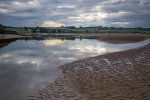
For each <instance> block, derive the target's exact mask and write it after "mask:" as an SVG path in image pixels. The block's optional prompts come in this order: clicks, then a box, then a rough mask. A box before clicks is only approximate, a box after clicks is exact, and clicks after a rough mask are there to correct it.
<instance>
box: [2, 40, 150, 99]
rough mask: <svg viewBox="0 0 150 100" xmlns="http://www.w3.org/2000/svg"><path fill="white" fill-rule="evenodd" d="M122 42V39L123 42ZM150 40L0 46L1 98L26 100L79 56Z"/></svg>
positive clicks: (22, 42)
mask: <svg viewBox="0 0 150 100" xmlns="http://www.w3.org/2000/svg"><path fill="white" fill-rule="evenodd" d="M120 43H121V42H120ZM148 43H150V41H149V40H145V41H142V42H137V43H121V44H113V43H108V42H107V41H105V42H104V41H100V40H97V39H77V38H73V39H68V40H65V39H59V38H49V39H46V40H33V39H31V40H24V39H21V40H16V41H13V42H12V41H11V42H10V43H7V45H6V43H5V46H3V47H2V48H1V49H0V98H1V100H23V99H25V98H26V97H27V96H29V95H34V94H36V93H37V92H38V91H39V90H41V89H43V88H44V87H46V85H48V84H49V83H51V82H53V81H54V79H55V78H56V77H57V75H58V73H59V70H58V66H59V65H61V64H65V63H68V62H72V61H75V60H77V59H81V58H86V57H91V56H96V55H101V54H105V53H109V52H116V51H121V50H126V49H131V48H137V47H140V46H143V45H146V44H148Z"/></svg>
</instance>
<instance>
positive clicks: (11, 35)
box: [0, 34, 30, 41]
mask: <svg viewBox="0 0 150 100" xmlns="http://www.w3.org/2000/svg"><path fill="white" fill-rule="evenodd" d="M24 37H30V36H23V35H14V34H6V35H3V34H0V41H1V40H9V39H18V38H24Z"/></svg>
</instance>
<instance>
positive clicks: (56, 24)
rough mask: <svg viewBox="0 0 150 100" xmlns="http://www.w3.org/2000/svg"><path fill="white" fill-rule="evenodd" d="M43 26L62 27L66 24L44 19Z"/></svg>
mask: <svg viewBox="0 0 150 100" xmlns="http://www.w3.org/2000/svg"><path fill="white" fill-rule="evenodd" d="M42 26H43V27H60V26H65V24H63V23H61V22H57V21H44V22H43V24H42Z"/></svg>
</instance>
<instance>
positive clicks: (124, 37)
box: [0, 33, 150, 42]
mask: <svg viewBox="0 0 150 100" xmlns="http://www.w3.org/2000/svg"><path fill="white" fill-rule="evenodd" d="M32 36H33V37H41V38H42V37H51V36H54V37H66V38H67V37H94V38H97V39H99V40H103V41H110V42H111V41H131V42H137V41H142V40H145V39H149V38H150V35H147V34H125V33H124V34H123V33H109V34H108V33H96V34H95V33H87V34H86V33H78V34H77V33H59V34H44V33H37V34H30V35H29V34H28V35H15V34H0V40H5V39H17V38H22V37H32ZM64 39H65V38H64Z"/></svg>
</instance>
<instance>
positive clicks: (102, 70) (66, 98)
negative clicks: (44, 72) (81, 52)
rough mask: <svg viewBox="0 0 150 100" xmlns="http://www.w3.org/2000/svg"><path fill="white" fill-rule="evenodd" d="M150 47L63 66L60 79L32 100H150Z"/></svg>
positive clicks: (30, 99) (91, 58)
mask: <svg viewBox="0 0 150 100" xmlns="http://www.w3.org/2000/svg"><path fill="white" fill-rule="evenodd" d="M149 59H150V44H149V45H146V46H143V47H140V48H136V49H130V50H126V51H121V52H114V53H109V54H104V55H100V56H96V57H90V58H86V59H82V60H78V61H74V62H72V63H68V64H65V65H61V66H60V67H59V69H60V76H59V78H58V79H56V80H55V81H54V83H51V84H49V86H47V88H45V89H43V90H41V91H40V92H39V94H38V95H36V96H30V97H29V98H28V99H29V100H48V99H50V100H149V99H150V96H149V94H150V77H149V76H150V73H149V72H150V60H149Z"/></svg>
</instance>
